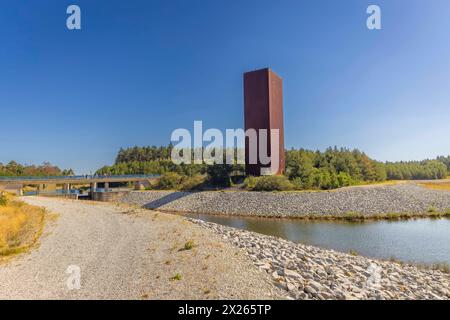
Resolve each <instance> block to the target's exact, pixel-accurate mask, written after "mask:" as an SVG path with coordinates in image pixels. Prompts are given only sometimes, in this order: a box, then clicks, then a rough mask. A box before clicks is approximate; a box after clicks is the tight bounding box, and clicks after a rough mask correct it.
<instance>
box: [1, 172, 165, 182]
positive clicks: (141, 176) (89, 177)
mask: <svg viewBox="0 0 450 320" xmlns="http://www.w3.org/2000/svg"><path fill="white" fill-rule="evenodd" d="M159 177H160V175H159V174H128V175H84V176H29V177H23V176H17V177H5V176H0V181H11V182H13V181H23V180H26V181H34V180H36V181H40V180H51V181H58V180H80V181H83V180H94V179H111V180H113V179H128V178H130V179H142V180H146V179H155V178H159Z"/></svg>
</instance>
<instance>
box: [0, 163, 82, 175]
mask: <svg viewBox="0 0 450 320" xmlns="http://www.w3.org/2000/svg"><path fill="white" fill-rule="evenodd" d="M73 174H74V173H73V170H71V169H69V170H61V169H60V168H58V167H56V166H53V165H51V164H50V163H48V162H44V163H43V164H42V165H40V166H35V165H22V164H19V163H17V162H15V161H11V162H9V163H8V164H2V163H1V162H0V176H7V177H17V176H21V177H27V176H41V177H42V176H61V175H73Z"/></svg>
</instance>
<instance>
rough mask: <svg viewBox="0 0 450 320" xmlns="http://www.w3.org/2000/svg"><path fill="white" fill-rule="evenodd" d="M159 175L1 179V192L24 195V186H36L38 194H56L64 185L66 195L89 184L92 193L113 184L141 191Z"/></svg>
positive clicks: (106, 189)
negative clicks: (125, 185)
mask: <svg viewBox="0 0 450 320" xmlns="http://www.w3.org/2000/svg"><path fill="white" fill-rule="evenodd" d="M159 177H160V176H159V175H122V176H68V177H0V190H5V191H9V190H14V192H16V193H17V194H23V187H24V186H28V185H31V186H36V187H37V194H39V193H42V194H44V193H50V192H56V186H57V185H62V190H63V193H64V194H70V190H71V185H83V184H89V185H90V189H91V190H90V191H91V193H92V192H96V191H97V184H98V183H103V184H104V191H110V187H109V184H110V183H112V182H123V183H135V188H138V187H139V190H140V189H142V188H143V186H144V185H149V183H150V181H152V180H155V179H158V178H159Z"/></svg>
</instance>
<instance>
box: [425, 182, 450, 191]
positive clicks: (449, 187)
mask: <svg viewBox="0 0 450 320" xmlns="http://www.w3.org/2000/svg"><path fill="white" fill-rule="evenodd" d="M419 185H420V186H422V187H424V188H427V189H432V190H446V191H450V182H441V183H440V182H425V183H419Z"/></svg>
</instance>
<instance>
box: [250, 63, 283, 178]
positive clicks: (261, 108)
mask: <svg viewBox="0 0 450 320" xmlns="http://www.w3.org/2000/svg"><path fill="white" fill-rule="evenodd" d="M244 116H245V120H244V122H245V130H248V129H255V130H256V131H257V132H258V137H259V130H260V129H266V130H267V132H268V134H267V152H268V154H269V155H270V157H271V159H272V160H271V161H273V157H274V156H275V155H273V156H272V155H271V154H270V150H271V144H272V141H271V137H270V129H278V130H279V155H278V163H279V169H278V171H277V172H276V174H283V173H284V171H285V155H284V124H283V80H282V79H281V78H280V77H279V76H278V75H277V74H276V73H274V72H273V71H272V70H270V69H261V70H256V71H251V72H247V73H245V74H244ZM258 155H259V142H258ZM249 160H250V158H249V141H248V138H247V139H246V141H245V171H246V174H247V175H254V176H259V175H261V168H268V167H270V164H269V165H263V164H262V163H261V162H260V159H259V156H258V163H257V164H250V163H249Z"/></svg>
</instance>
